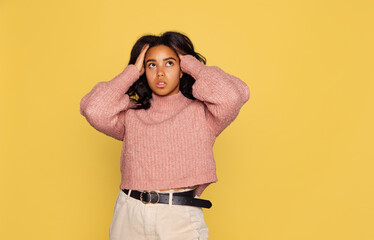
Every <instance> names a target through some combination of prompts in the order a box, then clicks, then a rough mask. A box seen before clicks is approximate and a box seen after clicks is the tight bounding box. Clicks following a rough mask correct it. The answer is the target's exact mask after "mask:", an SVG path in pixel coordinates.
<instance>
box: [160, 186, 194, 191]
mask: <svg viewBox="0 0 374 240" xmlns="http://www.w3.org/2000/svg"><path fill="white" fill-rule="evenodd" d="M197 186H198V185H195V186H191V187H182V188H172V189H162V190H160V191H170V190H174V191H178V190H181V189H186V188H196V187H197Z"/></svg>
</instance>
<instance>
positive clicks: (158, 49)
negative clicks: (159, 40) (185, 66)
mask: <svg viewBox="0 0 374 240" xmlns="http://www.w3.org/2000/svg"><path fill="white" fill-rule="evenodd" d="M165 57H174V58H177V55H176V54H175V52H174V51H173V50H172V49H171V48H169V47H168V46H165V45H158V46H154V47H151V48H150V49H148V51H147V53H146V55H145V58H146V59H149V58H152V59H156V58H165Z"/></svg>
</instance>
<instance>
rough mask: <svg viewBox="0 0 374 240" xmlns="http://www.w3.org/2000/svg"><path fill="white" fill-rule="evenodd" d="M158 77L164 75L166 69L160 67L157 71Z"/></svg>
mask: <svg viewBox="0 0 374 240" xmlns="http://www.w3.org/2000/svg"><path fill="white" fill-rule="evenodd" d="M157 76H158V77H163V76H164V71H163V70H162V69H159V70H158V72H157Z"/></svg>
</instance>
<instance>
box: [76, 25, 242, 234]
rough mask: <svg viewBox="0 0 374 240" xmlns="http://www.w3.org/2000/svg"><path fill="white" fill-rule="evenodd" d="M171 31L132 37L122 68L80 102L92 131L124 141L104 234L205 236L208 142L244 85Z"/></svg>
mask: <svg viewBox="0 0 374 240" xmlns="http://www.w3.org/2000/svg"><path fill="white" fill-rule="evenodd" d="M205 63H206V60H205V58H204V57H203V56H202V55H200V54H199V53H197V52H195V50H194V47H193V44H192V42H191V41H190V39H189V38H188V37H187V36H185V35H183V34H181V33H178V32H166V33H164V34H162V35H161V36H153V35H146V36H143V37H141V38H139V39H138V41H137V42H136V43H135V45H134V47H133V49H132V51H131V57H130V61H129V64H128V66H127V67H126V68H125V69H124V70H123V71H122V72H121V73H120V74H118V75H117V76H116V77H114V78H113V79H112V80H111V81H108V82H99V83H98V84H96V85H95V86H94V87H93V89H92V90H91V91H90V92H89V93H88V94H86V95H85V96H84V97H83V99H82V100H81V103H80V107H81V108H80V109H81V114H82V115H83V116H84V117H86V119H87V121H88V122H89V123H90V124H91V125H92V126H93V127H94V128H95V129H97V130H98V131H100V132H103V133H105V134H106V135H108V136H110V137H113V138H115V139H118V140H120V141H123V148H122V153H121V159H120V170H121V184H120V189H121V190H120V192H119V194H118V197H117V200H116V204H115V207H114V214H113V219H112V222H111V225H110V229H109V235H110V240H125V239H131V240H134V239H136V240H141V239H162V240H166V239H175V240H184V239H186V240H192V239H208V228H207V225H206V224H205V221H204V215H203V210H202V208H210V207H211V203H210V201H208V200H204V199H200V195H201V194H202V193H203V191H204V190H205V189H206V188H207V187H208V185H209V184H211V183H213V182H217V176H216V165H215V160H214V157H213V149H212V148H213V144H214V142H215V139H216V137H218V135H219V134H220V133H221V132H222V131H223V130H224V129H225V128H226V127H227V126H228V125H229V124H230V123H231V122H232V121H233V120H234V119H235V118H236V117H237V115H238V114H239V111H240V109H241V107H242V106H243V105H244V103H245V102H247V101H248V99H249V88H248V86H247V85H246V84H245V83H244V82H243V81H241V80H240V79H238V78H237V77H235V76H232V75H230V74H228V73H226V72H224V71H223V70H221V69H220V68H219V67H216V66H206V65H205Z"/></svg>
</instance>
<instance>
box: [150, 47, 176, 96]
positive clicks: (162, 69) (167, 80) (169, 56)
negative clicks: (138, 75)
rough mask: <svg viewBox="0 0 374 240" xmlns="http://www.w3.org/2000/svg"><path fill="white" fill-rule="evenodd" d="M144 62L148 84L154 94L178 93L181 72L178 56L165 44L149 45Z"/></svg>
mask: <svg viewBox="0 0 374 240" xmlns="http://www.w3.org/2000/svg"><path fill="white" fill-rule="evenodd" d="M144 64H145V74H146V77H147V82H148V85H149V87H150V88H151V89H152V91H153V92H154V93H155V94H157V95H160V96H169V95H173V94H176V93H178V91H179V79H180V78H181V77H182V75H183V73H182V71H181V69H180V66H179V58H178V56H177V55H176V54H175V52H174V51H173V50H172V49H171V48H169V47H167V46H165V45H158V46H154V47H151V48H150V49H148V51H147V53H146V55H145V58H144Z"/></svg>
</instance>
